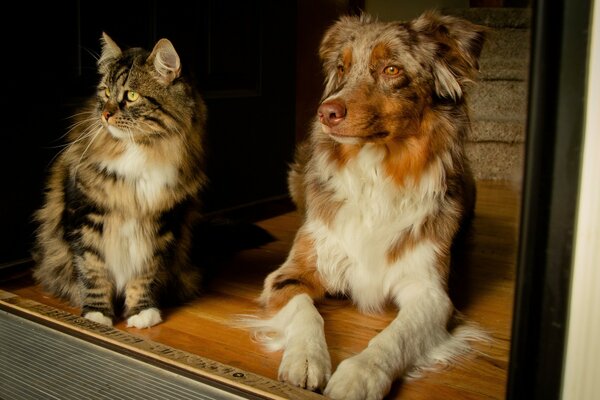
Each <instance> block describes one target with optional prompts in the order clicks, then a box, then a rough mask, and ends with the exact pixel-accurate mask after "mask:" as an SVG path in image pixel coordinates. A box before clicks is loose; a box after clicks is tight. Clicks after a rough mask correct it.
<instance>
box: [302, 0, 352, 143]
mask: <svg viewBox="0 0 600 400" xmlns="http://www.w3.org/2000/svg"><path fill="white" fill-rule="evenodd" d="M297 7H298V8H297V17H296V18H297V19H296V24H297V25H296V30H297V31H296V32H297V36H296V139H297V140H302V139H303V138H305V137H306V135H307V133H308V130H309V127H310V124H311V123H312V120H313V118H314V116H315V115H316V112H317V106H318V104H319V100H320V98H321V93H322V92H323V79H324V77H323V74H322V71H321V62H320V60H319V44H320V42H321V38H322V37H323V34H324V33H325V31H326V30H327V28H328V27H329V26H330V25H331V24H333V23H334V22H335V20H337V18H338V17H339V16H340V15H342V14H346V13H351V12H353V11H352V10H353V9H354V8H362V3H360V2H358V3H357V2H356V1H353V0H301V1H298V2H297Z"/></svg>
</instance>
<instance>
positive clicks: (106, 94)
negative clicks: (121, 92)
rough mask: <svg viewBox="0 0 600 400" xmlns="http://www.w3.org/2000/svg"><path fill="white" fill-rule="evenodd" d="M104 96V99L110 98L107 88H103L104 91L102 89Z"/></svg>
mask: <svg viewBox="0 0 600 400" xmlns="http://www.w3.org/2000/svg"><path fill="white" fill-rule="evenodd" d="M104 95H105V96H106V97H110V89H109V88H105V89H104Z"/></svg>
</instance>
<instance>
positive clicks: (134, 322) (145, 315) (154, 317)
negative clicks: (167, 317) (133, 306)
mask: <svg viewBox="0 0 600 400" xmlns="http://www.w3.org/2000/svg"><path fill="white" fill-rule="evenodd" d="M160 322H162V318H161V317H160V311H159V310H158V309H157V308H147V309H145V310H143V311H141V312H139V313H138V314H136V315H132V316H131V317H129V318H127V327H128V328H131V327H135V328H139V329H142V328H150V327H151V326H154V325H156V324H158V323H160Z"/></svg>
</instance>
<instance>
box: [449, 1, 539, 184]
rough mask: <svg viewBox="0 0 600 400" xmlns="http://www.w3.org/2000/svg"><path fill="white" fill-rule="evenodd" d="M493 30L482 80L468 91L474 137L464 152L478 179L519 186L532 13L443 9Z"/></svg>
mask: <svg viewBox="0 0 600 400" xmlns="http://www.w3.org/2000/svg"><path fill="white" fill-rule="evenodd" d="M442 12H443V13H445V14H450V15H456V16H459V17H462V18H465V19H467V20H469V21H472V22H473V23H476V24H480V25H484V26H487V27H489V31H488V32H487V37H486V42H485V44H484V47H483V50H482V53H481V57H480V60H479V61H480V71H481V72H480V75H479V81H478V82H476V83H475V84H474V85H472V86H470V87H469V88H468V89H467V96H468V101H469V104H470V108H471V121H472V132H471V133H470V135H469V138H468V142H467V144H466V148H465V151H466V153H467V156H468V157H469V159H470V161H471V166H472V169H473V173H474V174H475V178H476V179H499V180H510V181H514V182H520V180H521V177H522V173H523V150H524V141H525V126H526V115H527V91H528V82H527V81H528V74H529V52H530V26H531V23H530V21H531V12H530V10H529V9H526V8H519V9H516V8H515V9H511V8H468V9H445V10H442Z"/></svg>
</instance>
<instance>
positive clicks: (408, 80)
mask: <svg viewBox="0 0 600 400" xmlns="http://www.w3.org/2000/svg"><path fill="white" fill-rule="evenodd" d="M484 31H485V28H484V27H481V26H478V25H475V24H472V23H470V22H468V21H465V20H463V19H460V18H456V17H452V16H442V15H440V14H438V13H436V12H426V13H424V14H423V15H421V16H420V17H419V18H417V19H415V20H413V21H410V22H377V21H373V20H372V19H371V18H370V17H369V16H367V15H362V16H360V17H342V18H341V19H340V20H339V21H338V22H336V23H335V24H334V25H333V26H332V27H331V28H329V30H328V31H327V32H326V33H325V35H324V37H323V40H322V42H321V47H320V51H319V53H320V56H321V61H322V63H323V68H324V72H325V75H326V79H325V92H324V95H323V98H322V103H321V105H320V107H319V110H318V118H319V121H320V123H321V125H322V128H323V131H324V132H325V133H326V134H328V135H330V136H331V137H333V138H334V139H335V140H336V141H338V142H342V143H351V144H361V143H368V142H385V141H389V140H393V139H394V138H397V137H402V136H405V135H411V134H414V132H415V130H416V129H417V130H418V126H417V125H418V124H420V122H421V117H422V115H423V112H424V110H425V109H426V108H427V107H434V106H436V104H444V105H445V106H446V107H448V106H449V105H450V106H453V105H459V104H462V102H463V95H464V85H465V83H467V82H468V81H470V80H472V79H473V78H474V77H475V76H476V74H477V72H478V70H479V66H478V58H479V54H480V52H481V49H482V46H483V39H484Z"/></svg>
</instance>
